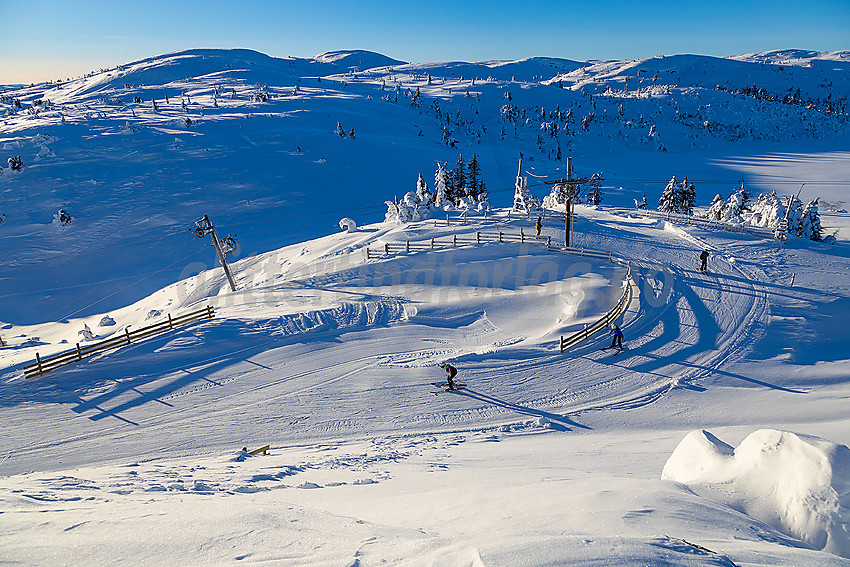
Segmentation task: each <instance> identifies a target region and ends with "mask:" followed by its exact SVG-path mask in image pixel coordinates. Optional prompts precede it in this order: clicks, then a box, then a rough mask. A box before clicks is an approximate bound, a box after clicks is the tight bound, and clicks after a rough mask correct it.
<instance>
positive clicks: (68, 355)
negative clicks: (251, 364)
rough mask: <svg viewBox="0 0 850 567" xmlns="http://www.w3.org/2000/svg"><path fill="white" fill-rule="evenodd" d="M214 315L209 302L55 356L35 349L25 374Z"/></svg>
mask: <svg viewBox="0 0 850 567" xmlns="http://www.w3.org/2000/svg"><path fill="white" fill-rule="evenodd" d="M213 317H215V313H214V311H213V308H212V306H209V305H207V306H206V307H204V308H203V309H199V310H197V311H192V312H191V313H186V314H185V315H180V316H177V317H172V316H171V314H170V313H169V314H168V319H166V320H165V321H161V322H159V323H155V324H153V325H148V326H147V327H142V328H141V329H136V330H135V331H131V330H129V329H127V328H125V329H124V333H123V334H119V335H117V336H114V337H112V338H110V339H106V340H104V341H99V342H97V343H93V344H90V345H85V346H82V347H81V346H80V343H77V346H76V348H75V349H73V350H69V351H65V352H61V353H59V354H55V355H53V356H49V357H45V358H41V357H40V356H39V354H38V353H35V363H33V364H28V365H27V366H24V377H26V378H33V377H34V376H41V375H42V374H44V373H46V372H50V371H51V370H56V369H57V368H60V367H62V366H66V365H68V364H73V363H75V362H79V361H81V360H83V359H86V358H89V357H92V356H94V355H96V354H98V353H101V352H106V351H110V350H114V349H117V348H120V347H122V346H126V345H128V344H130V343H132V342H138V341H140V340H141V339H146V338H148V337H152V336H154V335H159V334H161V333H166V332H168V331H170V330H172V329H174V328H176V327H182V326H185V325H188V324H190V323H194V322H196V321H201V320H203V319H212V318H213Z"/></svg>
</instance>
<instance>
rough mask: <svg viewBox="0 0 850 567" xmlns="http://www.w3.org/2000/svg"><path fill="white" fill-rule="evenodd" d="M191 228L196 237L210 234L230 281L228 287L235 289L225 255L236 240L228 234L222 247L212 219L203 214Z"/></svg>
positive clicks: (234, 244)
mask: <svg viewBox="0 0 850 567" xmlns="http://www.w3.org/2000/svg"><path fill="white" fill-rule="evenodd" d="M193 230H194V231H195V236H197V237H198V238H203V237H204V236H206V235H208V234H209V235H211V236H212V245H213V246H215V251H216V252H217V253H218V260H219V262H221V266H222V267H223V268H224V273H225V275H226V276H227V281H228V283H230V289H231V291H236V284H235V283H234V282H233V274H231V273H230V266H228V265H227V255H228V254H230V253H231V252H233V250H234V249H235V248H236V240H234V239H233V237H232V236H228V237H226V238H225V239H224V241H223V243H224V247H222V241H220V240H219V239H218V235H217V234H216V232H215V226H213V223H212V221H211V220H210V218H209V217H208V216H207V215H204V218H202V219H201V220H199V221H198V222H196V223H195V227H194V229H193Z"/></svg>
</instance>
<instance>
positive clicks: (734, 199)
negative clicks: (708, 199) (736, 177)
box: [718, 183, 750, 223]
mask: <svg viewBox="0 0 850 567" xmlns="http://www.w3.org/2000/svg"><path fill="white" fill-rule="evenodd" d="M749 202H750V194H749V192H747V191H746V190H745V189H744V187H743V183H742V184H741V187H740V188H739V189H738V190H736V191H735V192H734V193H732V194H731V195H729V198H728V199H727V200H726V202H725V203H724V204H723V208H722V209H721V211H720V219H718V220H721V221H723V222H732V223H742V222H745V219H744V216H743V215H744V213H746V212H748V211H749V210H750V208H749Z"/></svg>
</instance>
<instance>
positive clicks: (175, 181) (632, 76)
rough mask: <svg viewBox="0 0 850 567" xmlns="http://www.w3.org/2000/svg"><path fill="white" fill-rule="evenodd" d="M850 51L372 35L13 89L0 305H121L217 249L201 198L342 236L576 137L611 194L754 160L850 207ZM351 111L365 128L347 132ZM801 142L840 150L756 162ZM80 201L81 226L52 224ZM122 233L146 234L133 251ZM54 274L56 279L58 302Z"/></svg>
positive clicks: (256, 220)
mask: <svg viewBox="0 0 850 567" xmlns="http://www.w3.org/2000/svg"><path fill="white" fill-rule="evenodd" d="M798 55H799V56H800V57H802V56H803V55H800V54H798ZM845 56H846V54H845V53H844V52H841V53H838V52H834V53H833V52H831V53H825V54H822V53H810V54H808V55H806V57H809V59H808V61H810V62H814V63H816V64H815V65H813V66H809V67H807V66H802V65H795V66H783V65H779V64H768V65H765V64H763V63H751V62H747V61H738V60H735V59H722V58H714V57H702V56H690V55H681V56H670V57H659V58H652V59H646V60H634V61H620V62H617V61H611V62H588V63H579V62H575V61H569V60H565V59H556V58H528V59H521V60H518V61H513V62H504V61H496V62H484V63H433V64H406V63H403V62H400V61H396V60H393V59H390V58H387V57H385V56H383V55H379V54H375V53H371V52H365V51H345V52H332V53H329V54H324V55H321V56H317V57H315V58H312V59H298V58H274V57H269V56H267V55H264V54H261V53H257V52H254V51H249V50H210V49H198V50H189V51H184V52H179V53H172V54H168V55H163V56H157V57H151V58H148V59H145V60H141V61H137V62H132V63H128V64H126V65H122V66H120V67H119V68H116V69H105V70H102V71H98V72H94V73H91V74H89V75H87V76H85V77H81V78H77V79H71V80H67V81H64V80H63V81H62V82H61V83H56V84H40V85H35V86H32V87H29V88H25V89H22V90H13V91H7V92H5V93H3V94H2V95H0V113H2V114H4V116H3V123H2V126H0V150H2V155H0V162H2V163H3V164H4V165H5V162H6V160H7V158H13V157H20V158H21V161H22V163H23V167H22V168H21V169H20V170H19V171H12V170H11V168H9V167H4V170H3V171H2V172H0V191H1V192H2V195H3V200H2V201H0V215H4V216H2V217H0V218H3V219H4V222H3V223H2V224H0V231H2V234H3V239H2V240H0V254H2V256H3V258H4V264H5V266H6V269H7V274H8V279H7V280H5V282H4V283H5V285H4V289H3V292H4V293H3V294H2V295H3V297H5V298H7V299H9V301H7V302H5V304H4V305H3V306H2V308H0V320H4V321H15V322H34V321H44V320H47V319H48V318H49V319H56V318H62V317H63V316H66V315H67V314H68V313H71V312H74V311H76V310H77V309H82V313H94V312H99V311H103V310H104V309H110V308H113V307H118V306H122V305H126V304H128V303H129V302H131V301H135V300H137V299H139V298H141V297H144V296H145V295H147V294H149V293H151V292H153V291H154V290H156V289H159V288H161V287H162V286H164V285H166V284H168V283H169V282H173V281H175V280H176V279H178V278H179V277H180V276H181V273H182V272H183V271H184V268H185V267H186V266H187V265H189V264H190V263H191V262H203V263H205V264H206V265H207V266H210V265H211V259H212V258H211V256H210V255H209V254H208V253H205V252H204V249H203V247H199V246H198V244H199V243H198V242H197V241H195V240H193V239H192V238H187V236H186V233H185V232H184V230H185V228H186V227H187V226H189V225H190V224H191V223H192V222H194V221H195V220H196V219H197V218H199V217H200V216H201V215H202V214H209V216H210V218H212V219H213V221H214V222H215V223H217V224H218V225H219V226H220V227H221V230H222V231H225V232H232V233H235V234H237V235H239V237H240V244H241V247H242V249H243V251H244V252H263V251H268V250H273V249H276V248H278V247H279V246H280V245H282V244H287V243H292V242H296V241H298V240H300V239H302V238H303V237H314V236H318V235H321V234H326V233H328V232H331V231H333V230H335V229H336V222H337V220H338V219H339V218H340V217H342V216H353V217H355V220H358V221H359V222H369V221H374V220H378V219H380V218H381V217H382V212H383V206H382V205H381V203H383V201H384V200H386V199H391V198H392V197H393V196H394V195H396V196H401V195H404V194H405V193H406V192H408V191H410V190H412V189H413V188H414V186H415V185H414V184H415V181H416V177H417V173H418V172H419V171H421V172H423V174H424V176H425V178H426V179H428V178H429V176H431V175H432V174H431V172H433V171H434V165H435V162H436V161H438V160H439V161H441V162H448V163H449V164H452V163H454V162H455V161H456V160H457V159H458V156H459V155H460V154H463V155H465V156H466V157H467V159H468V158H469V156H470V155H471V154H473V153H474V154H476V155H477V159H478V162H479V163H480V164H481V170H482V173H481V175H482V179H483V180H484V181H485V182H486V184H487V187H488V189H489V190H490V192H491V197H492V199H491V202H492V203H493V205H494V206H497V207H498V206H504V205H507V204H509V202H510V194H511V192H512V187H513V181H514V177H515V175H516V160H517V157H518V154H519V153H520V152H521V153H523V154H524V155H525V161H524V163H525V166H526V169H527V171H529V173H530V174H531V175H532V176H533V178H532V187H531V190H532V192H538V196H539V197H540V196H542V194H545V192H548V187H546V186H545V185H543V184H542V181H543V180H545V179H552V178H557V177H560V176H562V175H563V166H564V161H565V159H566V157H567V156H568V155H571V156H573V158H574V162H575V166H576V171H577V173H578V174H579V175H585V176H589V175H590V174H591V173H593V172H597V171H598V172H602V174H603V175H604V178H605V180H606V181H605V193H606V195H605V200H604V203H607V204H613V205H629V204H631V203H632V201H633V199H635V198H640V197H641V195H642V194H643V193H644V192H646V193H647V195H648V199H649V201H650V203H652V202H653V199H656V198H657V196H658V195H660V192H661V190H662V189H663V187H664V185H665V184H666V182H667V181H668V180H669V179H670V177H671V176H673V175H678V176H680V177H681V176H684V175H687V176H688V178H689V179H690V180H691V181H693V182H695V184H696V192H697V204H698V205H708V204H709V203H710V202H711V201H712V200H713V198H714V196H715V195H716V194H718V193H721V194H722V195H723V197H725V196H727V195H728V194H729V193H730V192H731V191H732V190H733V189H734V188H735V187H736V186H739V185H740V179H741V177H744V178H745V179H746V181H747V183H748V185H749V186H751V187H752V189H753V190H754V192H757V191H760V190H764V191H771V190H774V189H775V190H777V191H778V192H779V193H781V194H782V193H789V192H791V191H792V190H796V189H798V188H799V187H800V184H801V183H803V182H806V183H807V185H806V189H805V192H804V194H803V195H802V196H801V198H802V199H803V200H804V201H806V202H807V201H809V200H811V199H812V198H814V197H818V196H819V197H822V198H823V199H825V200H826V201H829V202H831V203H836V204H838V205H839V206H840V204H841V202H842V201H844V200H845V197H846V195H845V190H846V186H845V185H842V184H841V183H840V182H839V183H837V184H833V183H832V182H831V180H832V179H847V175H846V173H847V171H846V169H847V168H846V167H845V166H844V165H842V164H843V163H846V160H842V159H841V157H840V152H838V153H835V151H836V150H837V149H839V148H845V147H847V145H846V141H847V139H848V122H847V119H848V115H847V114H846V113H844V111H845V109H844V106H843V105H844V101H845V99H846V94H847V93H848V92H850V86H848V85H850V82H848V81H850V79H848V77H850V75H848V74H847V73H846V72H843V71H840V70H835V69H833V68H831V67H830V65H834V64H837V63H836V61H837V60H839V59H843V58H844V57H845ZM764 57H765V58H767V59H769V60H776V61H779V60H781V57H779V56H778V55H775V54H774V55H770V54H765V56H764ZM798 59H799V57H798ZM821 63H823V65H821ZM718 85H719V86H720V87H721V88H722V90H718ZM753 85H756V86H757V87H758V88H757V89H755V90H751V88H752V86H753ZM559 87H563V88H559ZM746 89H750V90H746ZM761 89H764V90H761ZM797 89H799V94H797ZM738 90H741V91H742V92H743V91H744V90H746V94H738V93H736V92H734V91H738ZM417 93H418V94H417ZM768 95H770V96H768ZM773 95H782V97H785V96H787V97H790V98H789V99H788V100H787V101H785V102H783V101H782V100H779V99H776V98H775V97H773ZM780 98H781V97H780ZM827 109H829V111H827ZM337 124H339V125H341V127H342V128H343V129H344V131H345V132H346V133H350V132H354V134H355V137H354V138H353V139H350V138H349V139H342V138H340V137H339V136H337V135H336V134H334V131H335V130H336V127H337ZM780 153H785V154H794V155H799V156H800V160H803V161H806V162H807V163H818V164H819V165H818V166H817V168H812V169H811V171H808V172H807V174H806V176H805V178H799V177H798V176H796V175H790V176H788V175H786V174H785V173H781V174H779V175H774V173H775V172H779V171H782V170H781V169H780V168H772V167H771V168H766V167H761V166H755V167H754V166H753V165H752V164H753V163H759V164H768V163H785V162H786V161H787V160H786V158H781V159H780V160H779V162H777V161H776V160H775V159H774V158H773V157H770V156H771V155H775V154H780ZM804 154H817V156H815V157H814V158H809V157H803V156H804ZM834 158H835V159H834ZM753 159H755V160H756V161H755V162H754V161H753ZM791 159H792V160H793V159H797V158H794V157H793V156H792V157H791ZM812 159H814V160H815V161H814V162H813V161H812ZM785 171H787V170H785ZM317 194H320V195H323V196H324V197H323V198H321V199H316V198H315V195H317ZM331 203H333V204H332V205H330V204H331ZM59 209H64V210H66V211H67V214H69V215H70V216H71V217H72V218H73V222H72V223H71V224H70V225H68V226H64V227H62V226H58V225H56V224H53V222H52V221H53V218H54V215H56V214H57V211H58V210H59ZM329 209H331V210H332V212H331V211H329ZM293 211H298V214H297V215H293ZM274 218H278V219H280V221H279V222H273V220H272V219H274ZM826 228H827V230H829V231H830V232H832V231H834V230H835V227H834V226H831V225H829V223H827V226H826ZM116 246H117V247H124V246H129V247H130V248H126V249H127V250H131V249H132V250H133V251H134V253H133V254H132V255H123V256H120V257H116V256H115V255H114V254H113V253H112V250H114V248H113V247H116ZM193 251H194V253H193ZM36 265H40V266H43V267H44V269H39V270H33V269H32V268H33V266H36ZM60 274H61V275H60ZM125 277H126V278H128V279H129V280H130V281H128V282H126V283H127V284H131V282H132V281H133V280H135V281H136V283H132V285H124V284H120V283H119V284H115V285H112V284H110V285H109V286H108V288H106V289H108V293H103V294H100V295H101V296H105V295H108V296H109V297H107V298H104V299H102V300H101V301H100V303H99V304H97V305H94V306H92V307H91V308H89V307H88V306H87V303H88V301H86V299H85V297H86V296H88V294H89V293H90V292H91V291H92V286H97V285H99V282H106V281H113V280H116V278H125ZM33 290H52V291H50V292H43V293H42V294H41V296H40V297H41V299H40V304H39V306H38V307H37V306H36V304H34V303H33V302H32V301H31V300H27V297H30V298H31V297H32V296H31V295H30V296H27V295H26V294H28V293H30V292H32V291H33ZM21 294H24V295H21ZM95 295H98V294H95ZM11 298H20V299H22V300H23V301H16V300H14V299H11Z"/></svg>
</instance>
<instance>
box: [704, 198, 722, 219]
mask: <svg viewBox="0 0 850 567" xmlns="http://www.w3.org/2000/svg"><path fill="white" fill-rule="evenodd" d="M723 204H724V201H723V197H721V196H720V193H718V194H717V195H715V196H714V200H713V201H712V202H711V205H710V206H709V207H708V210H707V211H706V212H705V218H707V219H709V220H713V221H719V220H720V219H721V218H722V217H723Z"/></svg>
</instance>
